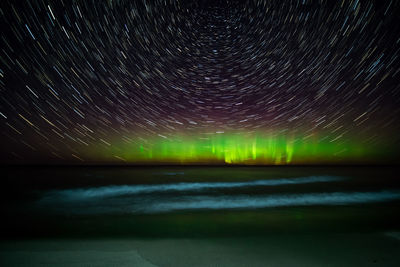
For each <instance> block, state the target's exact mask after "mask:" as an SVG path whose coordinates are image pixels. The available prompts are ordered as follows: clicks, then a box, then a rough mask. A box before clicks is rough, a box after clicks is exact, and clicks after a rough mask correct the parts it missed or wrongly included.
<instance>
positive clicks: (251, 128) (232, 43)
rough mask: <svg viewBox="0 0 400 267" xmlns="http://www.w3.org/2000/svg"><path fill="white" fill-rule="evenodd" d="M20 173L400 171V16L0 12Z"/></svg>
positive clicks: (6, 6)
mask: <svg viewBox="0 0 400 267" xmlns="http://www.w3.org/2000/svg"><path fill="white" fill-rule="evenodd" d="M0 7H1V8H0V13H1V14H0V15H1V18H0V20H1V29H2V32H1V40H0V43H1V51H0V125H1V128H0V130H1V132H0V137H1V139H0V143H1V146H2V150H1V152H0V154H1V158H2V161H3V162H24V163H38V162H40V163H47V162H54V163H82V162H83V163H133V164H135V163H138V164H142V163H182V164H186V163H190V164H192V163H194V164H196V163H223V164H225V163H227V164H230V163H233V164H235V163H237V164H308V163H310V164H318V163H385V162H393V161H395V162H397V161H398V159H396V156H397V155H398V152H397V150H398V148H399V147H400V146H399V143H400V136H399V133H400V131H399V126H400V123H399V118H400V88H399V87H400V73H399V72H400V60H399V55H400V19H399V14H400V5H399V3H398V2H397V1H394V0H392V1H389V0H388V1H386V0H385V1H378V0H376V1H371V0H366V1H358V0H352V1H346V0H343V1H322V0H320V1H306V0H300V1H261V0H259V1H167V0H163V1H162V0H153V1H139V0H137V1H124V0H120V1H113V0H108V1H62V0H59V1H55V0H50V1H44V0H43V1H42V0H23V1H2V3H1V4H0Z"/></svg>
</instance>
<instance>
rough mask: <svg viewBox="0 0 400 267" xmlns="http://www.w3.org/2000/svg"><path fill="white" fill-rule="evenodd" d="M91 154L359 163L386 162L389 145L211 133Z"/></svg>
mask: <svg viewBox="0 0 400 267" xmlns="http://www.w3.org/2000/svg"><path fill="white" fill-rule="evenodd" d="M90 154H91V155H87V156H88V157H89V158H91V159H97V160H98V161H100V162H121V163H122V162H126V163H131V164H245V165H281V164H283V165H285V164H293V165H295V164H353V163H355V164H357V163H366V164H368V163H377V162H378V163H385V161H386V160H387V158H388V157H390V156H391V155H392V153H389V152H388V149H387V148H386V149H385V148H384V147H382V146H378V145H371V144H366V143H362V142H360V141H359V142H357V141H354V140H349V139H346V140H340V141H338V140H334V139H333V140H332V139H328V138H316V137H309V138H308V137H306V138H304V137H303V138H299V137H288V136H285V135H282V136H279V137H278V136H276V135H275V136H273V135H269V136H265V135H264V136H262V135H244V134H225V133H223V134H208V135H202V137H198V136H197V138H196V137H187V136H186V137H174V138H167V137H165V136H160V137H158V138H154V139H153V140H145V139H135V140H129V141H128V140H125V139H124V141H119V143H118V142H115V143H107V144H101V148H100V149H96V150H95V151H92V152H91V153H90Z"/></svg>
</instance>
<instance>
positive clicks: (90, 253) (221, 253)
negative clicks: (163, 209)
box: [0, 232, 400, 266]
mask: <svg viewBox="0 0 400 267" xmlns="http://www.w3.org/2000/svg"><path fill="white" fill-rule="evenodd" d="M399 236H400V234H399V233H398V232H394V233H393V232H388V233H336V234H333V233H325V234H324V233H321V234H309V235H308V234H303V233H302V234H279V235H271V236H263V237H243V238H234V237H231V238H215V239H193V238H190V239H186V238H182V239H169V238H166V239H93V240H83V239H82V240H80V239H73V240H72V239H71V240H67V239H63V240H56V239H53V240H29V241H28V240H25V241H12V242H4V241H3V242H2V243H1V245H0V258H1V262H0V263H1V266H55V265H57V266H398V264H399V262H400V256H399V254H398V251H400V239H399Z"/></svg>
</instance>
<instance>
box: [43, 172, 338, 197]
mask: <svg viewBox="0 0 400 267" xmlns="http://www.w3.org/2000/svg"><path fill="white" fill-rule="evenodd" d="M343 179H345V178H343V177H338V176H308V177H298V178H282V179H269V180H254V181H247V182H214V183H171V184H157V185H115V186H103V187H92V188H79V189H67V190H54V191H50V192H48V193H46V194H45V195H44V197H43V200H46V199H57V198H60V199H63V200H64V201H66V200H70V201H75V200H79V201H84V200H88V199H92V198H105V197H116V196H122V195H134V194H148V193H161V192H174V191H175V192H177V191H178V192H179V191H180V192H183V191H187V192H193V191H205V190H210V189H229V188H242V187H243V188H244V187H257V186H279V185H296V184H307V183H323V182H335V181H340V180H343Z"/></svg>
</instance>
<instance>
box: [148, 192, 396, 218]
mask: <svg viewBox="0 0 400 267" xmlns="http://www.w3.org/2000/svg"><path fill="white" fill-rule="evenodd" d="M399 199H400V192H399V191H379V192H333V193H308V194H285V195H281V194H280V195H269V196H243V195H241V196H193V197H190V198H186V199H184V200H183V199H182V200H179V201H176V200H172V201H165V202H161V203H153V204H152V205H150V206H148V207H147V212H149V213H159V212H169V211H174V210H196V209H213V210H219V209H258V208H272V207H284V206H311V205H351V204H361V203H372V202H385V201H393V200H399Z"/></svg>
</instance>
